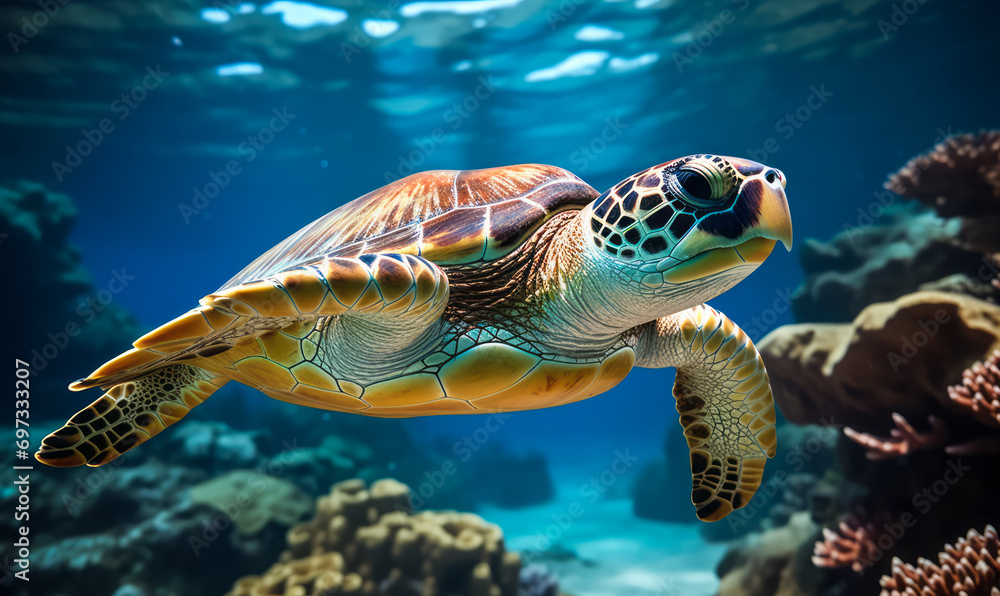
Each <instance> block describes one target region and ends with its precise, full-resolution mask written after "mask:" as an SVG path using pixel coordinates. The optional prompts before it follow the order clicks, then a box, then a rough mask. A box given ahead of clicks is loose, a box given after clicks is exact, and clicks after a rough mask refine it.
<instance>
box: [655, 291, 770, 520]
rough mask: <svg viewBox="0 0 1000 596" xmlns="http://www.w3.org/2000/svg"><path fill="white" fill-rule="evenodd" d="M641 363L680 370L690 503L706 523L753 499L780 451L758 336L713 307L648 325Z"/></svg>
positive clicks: (679, 408) (677, 382) (677, 385)
mask: <svg viewBox="0 0 1000 596" xmlns="http://www.w3.org/2000/svg"><path fill="white" fill-rule="evenodd" d="M636 352H637V354H638V359H637V361H636V366H640V367H646V368H660V367H665V366H672V367H675V368H676V369H677V377H676V379H675V381H674V390H673V394H674V397H675V398H676V400H677V411H678V413H680V415H681V416H680V422H681V426H683V427H684V438H685V440H686V441H687V444H688V448H689V449H690V450H691V451H690V457H691V479H692V485H693V486H692V490H691V501H692V503H693V504H694V506H695V509H696V510H697V513H698V518H699V519H701V520H703V521H718V520H720V519H722V518H723V517H725V516H726V515H728V514H729V513H730V512H732V511H733V510H734V509H739V508H740V507H744V506H745V505H746V504H747V503H749V502H750V499H751V498H752V497H753V495H754V493H755V492H756V491H757V488H758V487H760V483H761V479H762V477H763V474H764V462H765V461H767V458H769V457H774V453H775V447H776V440H775V430H774V400H773V398H772V396H771V387H770V384H769V383H768V378H767V371H766V370H765V369H764V363H763V362H762V361H761V358H760V354H759V353H758V352H757V348H755V347H754V345H753V342H752V341H751V340H750V338H749V337H748V336H747V334H746V333H744V332H743V330H742V329H740V328H739V327H737V326H736V324H735V323H733V322H732V321H731V320H729V318H727V317H726V316H725V315H724V314H722V313H720V312H719V311H717V310H715V309H713V308H711V307H709V306H706V305H701V306H696V307H694V308H691V309H688V310H685V311H682V312H679V313H677V314H674V315H671V316H669V317H664V318H662V319H659V320H657V321H653V322H652V323H650V324H649V325H648V326H645V327H643V328H642V331H641V334H640V336H639V343H638V345H637V346H636Z"/></svg>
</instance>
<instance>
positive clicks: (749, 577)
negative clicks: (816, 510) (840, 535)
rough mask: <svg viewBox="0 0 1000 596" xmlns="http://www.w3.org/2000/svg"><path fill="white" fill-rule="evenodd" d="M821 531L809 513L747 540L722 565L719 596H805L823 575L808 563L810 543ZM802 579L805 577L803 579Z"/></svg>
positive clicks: (794, 516) (719, 572)
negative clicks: (806, 563) (804, 561)
mask: <svg viewBox="0 0 1000 596" xmlns="http://www.w3.org/2000/svg"><path fill="white" fill-rule="evenodd" d="M817 532H818V527H817V526H816V525H815V524H814V523H813V522H812V520H810V519H809V514H808V513H806V512H800V513H796V514H795V515H793V516H792V518H791V520H790V521H789V523H788V524H787V525H784V526H782V527H780V528H775V529H772V530H768V531H767V532H764V533H763V534H757V535H753V536H750V537H748V538H747V539H745V540H744V541H743V543H742V544H740V545H738V546H735V547H733V548H732V549H730V551H729V552H727V553H726V555H725V556H724V557H723V559H722V561H720V562H719V567H718V569H717V570H716V572H717V574H718V575H719V578H720V580H721V581H720V584H719V591H718V596H805V595H806V594H815V593H818V591H814V590H812V589H811V588H812V587H813V585H814V584H816V583H818V582H817V581H816V579H815V577H810V575H812V576H822V575H823V573H824V572H822V571H820V570H816V569H815V568H814V567H812V566H811V565H809V566H803V565H802V564H801V562H802V560H803V558H805V559H806V560H807V561H808V551H807V549H808V547H809V542H810V540H811V539H812V538H813V537H814V536H816V534H817ZM803 575H804V576H805V577H803Z"/></svg>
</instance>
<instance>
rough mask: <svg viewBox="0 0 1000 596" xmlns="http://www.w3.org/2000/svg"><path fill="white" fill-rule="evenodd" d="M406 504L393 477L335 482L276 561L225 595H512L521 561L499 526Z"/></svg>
mask: <svg viewBox="0 0 1000 596" xmlns="http://www.w3.org/2000/svg"><path fill="white" fill-rule="evenodd" d="M410 506H411V505H410V491H409V489H408V488H407V487H406V485H404V484H401V483H399V482H396V481H395V480H380V481H378V482H376V483H374V484H372V486H371V488H370V489H368V488H366V486H365V484H364V482H362V481H360V480H349V481H346V482H341V483H339V484H336V485H334V487H333V489H332V491H331V492H330V494H329V495H328V496H325V497H321V498H320V499H319V501H318V503H317V512H316V517H315V518H314V519H313V520H312V521H310V522H307V523H305V524H300V525H298V526H296V527H294V528H292V530H291V531H289V533H288V550H286V551H285V552H284V553H282V555H281V558H280V561H279V562H278V563H277V564H275V565H273V566H272V567H271V568H270V569H269V570H267V571H266V572H265V573H264V574H263V575H262V576H260V577H257V576H250V577H244V578H242V579H240V580H238V581H237V582H236V584H235V585H234V586H233V589H232V591H230V593H229V594H230V596H264V595H292V594H294V595H296V596H313V595H316V596H318V595H320V594H332V593H334V592H336V593H342V594H397V595H400V596H410V595H412V596H434V595H438V594H449V595H452V594H455V595H458V594H463V595H468V596H515V595H516V594H517V591H518V584H519V572H520V569H521V560H520V557H519V556H518V555H517V554H516V553H512V552H506V551H505V549H504V543H503V533H502V532H501V531H500V528H498V527H497V526H495V525H493V524H489V523H487V522H485V521H483V519H482V518H480V517H479V516H476V515H472V514H464V513H454V512H441V513H439V512H422V513H418V514H416V515H410V514H409V513H408V512H409V511H410Z"/></svg>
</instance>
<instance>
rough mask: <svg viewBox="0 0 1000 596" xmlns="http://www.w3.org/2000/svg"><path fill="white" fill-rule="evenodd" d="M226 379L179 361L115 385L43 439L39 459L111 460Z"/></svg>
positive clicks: (55, 462) (53, 462)
mask: <svg viewBox="0 0 1000 596" xmlns="http://www.w3.org/2000/svg"><path fill="white" fill-rule="evenodd" d="M226 381H228V379H226V378H224V377H218V376H215V375H213V374H212V373H209V372H207V371H204V370H201V369H199V368H195V367H193V366H188V365H186V364H174V365H170V366H165V367H163V368H159V369H156V370H154V371H152V372H151V373H149V374H148V375H146V376H144V377H142V378H139V379H135V380H132V381H128V382H125V383H120V384H118V385H115V386H113V387H111V388H110V389H109V390H108V391H107V393H105V394H104V395H102V396H101V398H100V399H98V400H97V401H95V402H94V403H92V404H90V405H89V406H87V407H86V408H84V409H83V410H81V411H80V412H79V413H77V414H76V415H75V416H73V417H72V418H70V419H69V421H68V422H67V423H66V424H65V426H63V427H62V428H60V429H59V430H57V431H55V432H54V433H52V434H50V435H49V436H47V437H45V438H44V439H42V446H41V448H40V449H39V450H38V453H36V454H35V458H36V459H38V461H40V462H42V463H44V464H48V465H50V466H55V467H72V466H82V465H84V464H86V465H88V466H100V465H103V464H106V463H108V462H109V461H111V460H113V459H115V458H116V457H118V456H119V455H121V454H122V453H124V452H126V451H128V450H129V449H131V448H133V447H135V446H136V445H139V444H141V443H145V442H146V441H148V440H149V439H150V438H152V437H153V436H155V435H156V434H157V433H159V432H160V431H162V430H163V429H165V428H166V427H168V426H170V425H171V424H173V423H175V422H177V421H178V420H180V419H181V418H183V417H184V415H185V414H187V413H188V412H190V411H191V408H193V407H195V406H197V405H198V404H200V403H202V402H203V401H205V399H207V398H208V396H210V395H212V393H214V392H215V391H216V390H217V389H219V388H220V387H222V386H223V385H225V384H226Z"/></svg>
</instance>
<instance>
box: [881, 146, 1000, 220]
mask: <svg viewBox="0 0 1000 596" xmlns="http://www.w3.org/2000/svg"><path fill="white" fill-rule="evenodd" d="M886 188H888V189H889V190H891V191H893V192H895V193H896V194H898V195H900V196H904V197H909V198H912V199H917V200H918V201H920V202H922V203H924V204H926V205H929V206H931V207H933V208H934V210H935V211H937V212H938V213H939V214H940V215H941V216H943V217H956V216H971V215H977V216H982V215H1000V131H989V132H982V133H979V134H964V135H959V136H953V137H949V138H947V139H945V140H944V141H943V142H941V143H939V144H938V145H937V146H935V147H934V149H933V150H932V151H929V152H928V153H925V154H923V155H920V156H917V157H915V158H913V159H911V160H910V161H909V162H907V164H906V165H905V166H903V167H902V168H901V169H900V170H899V171H898V172H896V173H895V174H893V175H892V176H891V177H890V178H889V182H888V184H887V185H886Z"/></svg>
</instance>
